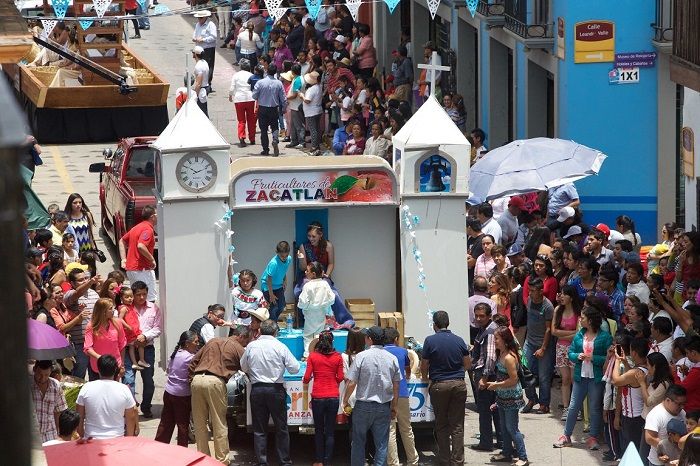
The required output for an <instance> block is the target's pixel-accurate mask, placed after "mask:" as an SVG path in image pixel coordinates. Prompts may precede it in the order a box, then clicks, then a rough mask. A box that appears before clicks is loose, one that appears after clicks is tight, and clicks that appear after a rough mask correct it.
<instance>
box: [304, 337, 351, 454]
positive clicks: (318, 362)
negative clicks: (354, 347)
mask: <svg viewBox="0 0 700 466" xmlns="http://www.w3.org/2000/svg"><path fill="white" fill-rule="evenodd" d="M344 377H345V375H344V374H343V358H342V357H341V356H340V353H338V352H337V351H336V350H335V349H334V348H333V333H332V332H330V331H328V330H326V331H323V332H321V334H320V335H319V336H318V343H316V348H315V349H314V351H313V352H312V353H311V354H309V358H308V359H307V360H306V373H305V374H304V384H308V383H309V382H310V381H311V379H312V378H313V379H314V385H313V389H312V391H311V411H312V412H313V416H314V429H315V434H314V435H315V441H316V462H315V463H314V464H313V466H323V465H324V464H332V458H333V444H334V442H335V439H334V433H335V419H336V415H337V414H338V407H339V406H340V392H339V390H338V386H339V385H340V382H342V381H343V378H344ZM304 390H306V391H308V386H307V387H304Z"/></svg>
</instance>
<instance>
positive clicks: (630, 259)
mask: <svg viewBox="0 0 700 466" xmlns="http://www.w3.org/2000/svg"><path fill="white" fill-rule="evenodd" d="M621 256H622V259H623V260H624V261H625V262H627V263H628V264H632V263H635V262H642V259H641V258H640V257H639V254H637V253H636V252H634V251H623V252H622V254H621Z"/></svg>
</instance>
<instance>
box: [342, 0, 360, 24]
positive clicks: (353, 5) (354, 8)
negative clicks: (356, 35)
mask: <svg viewBox="0 0 700 466" xmlns="http://www.w3.org/2000/svg"><path fill="white" fill-rule="evenodd" d="M360 5H362V0H347V1H346V3H345V6H347V7H348V10H350V15H352V20H353V21H355V22H357V13H358V12H359V11H360Z"/></svg>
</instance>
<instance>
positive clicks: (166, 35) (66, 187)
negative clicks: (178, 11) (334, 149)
mask: <svg viewBox="0 0 700 466" xmlns="http://www.w3.org/2000/svg"><path fill="white" fill-rule="evenodd" d="M161 3H163V4H165V5H167V6H169V7H170V8H172V9H175V8H180V7H181V6H183V5H184V2H175V1H172V0H165V1H161ZM192 24H193V19H192V18H182V17H166V18H156V19H153V20H152V21H151V29H150V30H149V31H143V32H142V37H143V39H141V40H132V41H130V47H132V48H133V49H134V51H135V52H136V53H137V54H138V55H139V56H141V57H142V58H143V59H145V61H146V62H147V63H149V64H150V66H151V67H152V68H154V69H155V70H157V72H158V73H159V74H160V75H161V76H162V77H163V78H165V79H166V80H167V81H169V82H170V83H171V86H170V95H169V100H168V105H169V109H170V114H171V116H172V115H173V114H174V101H173V95H174V91H175V89H176V88H177V87H179V85H181V84H182V79H183V76H184V73H185V67H186V65H185V63H186V56H187V57H191V55H190V53H189V51H190V49H191V47H192V42H191V31H192ZM216 50H217V58H216V67H215V76H214V80H213V87H214V89H215V90H216V93H215V94H213V95H211V96H210V99H209V114H210V116H211V119H212V122H213V123H214V124H215V125H216V126H217V128H218V129H219V131H220V132H221V134H223V136H224V137H225V138H226V139H227V140H228V141H233V142H237V138H236V137H235V136H234V134H235V131H234V125H235V112H234V110H233V104H232V103H229V102H228V88H229V83H230V80H231V76H232V74H233V72H234V68H233V67H232V66H231V64H230V63H231V61H232V59H233V55H234V52H233V51H232V50H228V49H221V48H218V47H217V49H216ZM189 64H190V67H192V66H193V63H192V59H191V58H189ZM112 146H113V145H112V144H75V145H62V146H44V148H43V149H44V153H43V154H42V156H43V158H44V162H45V164H44V165H43V166H40V167H37V171H36V177H35V179H34V189H35V190H36V192H37V193H38V195H39V196H40V197H41V199H42V200H43V201H44V203H45V204H46V205H48V204H50V203H52V202H56V203H58V204H59V205H60V206H61V208H62V207H63V206H64V204H65V202H66V198H67V196H68V194H69V193H71V192H78V193H80V194H82V195H83V197H84V198H85V201H86V202H87V205H88V207H89V208H90V209H91V210H92V211H93V213H94V215H95V218H96V219H99V201H98V187H99V185H98V176H97V175H96V174H91V173H88V165H89V164H90V163H94V162H100V161H102V160H103V159H102V149H103V148H104V147H112ZM260 150H261V149H260V146H253V147H248V148H246V149H239V148H238V147H237V146H232V149H231V154H232V156H233V157H237V156H248V155H255V154H257V153H258V152H259V151H260ZM282 150H283V155H285V154H286V155H289V154H291V152H290V151H289V150H287V151H285V150H284V149H282ZM294 153H297V151H294ZM98 222H99V220H98ZM98 243H99V246H100V248H101V249H103V250H105V251H106V252H107V251H109V253H110V254H109V256H110V257H109V258H108V261H107V262H106V263H105V264H100V265H99V268H100V272H101V273H102V274H106V273H108V272H109V271H110V270H112V269H114V268H115V267H116V264H118V260H117V257H116V255H115V248H114V246H113V245H111V244H103V243H102V240H98ZM195 317H196V316H193V319H194V318H195ZM453 330H454V331H455V332H456V333H460V330H459V328H458V327H454V328H453ZM157 354H158V353H157ZM164 379H165V376H164V372H163V368H159V369H157V370H156V396H155V399H154V408H153V412H154V414H155V415H156V418H155V419H152V420H146V419H144V418H141V435H143V436H146V437H151V438H152V437H154V436H155V430H156V428H157V425H158V416H159V414H160V410H161V407H162V391H163V384H164ZM555 383H556V382H555ZM553 395H554V397H555V399H554V400H553V403H552V406H553V407H555V408H556V406H557V404H558V403H559V400H558V397H559V390H558V389H557V390H554V393H553ZM469 400H470V401H473V397H472V396H471V395H470V397H469ZM559 416H560V410H558V409H553V414H552V415H550V416H538V415H535V414H530V415H523V416H521V430H522V431H523V433H524V434H525V436H526V438H525V443H526V446H527V449H528V456H529V459H530V461H531V462H532V463H534V464H541V465H544V464H549V465H555V464H557V465H559V464H561V465H563V464H567V465H571V464H585V463H587V462H591V461H593V462H594V463H597V464H598V463H602V461H601V459H600V452H588V451H587V450H585V448H583V446H582V445H580V444H577V446H576V448H569V449H563V450H557V449H553V448H552V446H551V444H552V442H554V441H555V440H556V439H557V437H558V436H559V435H560V433H561V431H562V429H563V423H562V422H561V421H559V419H558V418H559ZM579 424H580V423H579ZM477 425H478V419H477V415H476V414H475V413H474V412H473V411H469V412H468V413H467V414H466V432H465V443H466V444H467V445H469V444H472V443H475V442H476V441H477V440H476V439H474V438H472V437H473V436H474V434H475V433H476V432H478V427H477ZM580 429H581V426H580V425H579V428H578V430H577V431H576V433H575V439H580V438H581V435H582V434H581V431H580ZM293 435H294V437H293V440H292V458H293V459H294V460H295V462H297V463H299V464H310V463H311V462H312V452H313V437H311V436H300V435H298V434H293ZM418 437H419V438H418V447H419V451H420V453H421V464H426V465H427V464H433V462H432V459H433V458H434V442H433V440H432V438H431V435H430V434H429V433H423V434H420V435H419V436H418ZM251 439H252V437H251V436H250V435H249V434H241V435H239V436H238V437H236V438H232V439H231V440H232V447H233V458H234V464H250V463H251V462H252V461H253V457H252V442H251ZM190 447H192V448H193V445H190ZM336 447H337V452H336V459H337V461H336V464H339V465H340V464H349V448H348V442H347V436H346V434H341V435H340V436H339V438H338V439H337V442H336ZM466 455H467V456H466V460H467V463H468V464H486V463H488V461H489V456H490V454H488V453H479V452H474V451H472V450H470V449H467V452H466ZM565 456H566V460H564V457H565Z"/></svg>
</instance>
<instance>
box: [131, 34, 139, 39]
mask: <svg viewBox="0 0 700 466" xmlns="http://www.w3.org/2000/svg"><path fill="white" fill-rule="evenodd" d="M140 38H141V34H136V35H134V36H131V37H130V39H140Z"/></svg>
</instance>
